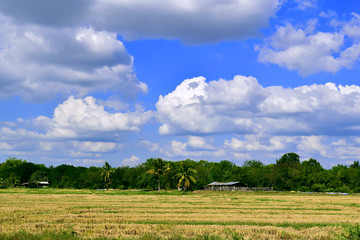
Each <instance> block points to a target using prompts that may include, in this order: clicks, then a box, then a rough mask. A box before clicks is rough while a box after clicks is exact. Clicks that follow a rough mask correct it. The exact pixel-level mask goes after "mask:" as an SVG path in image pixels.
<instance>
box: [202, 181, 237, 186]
mask: <svg viewBox="0 0 360 240" xmlns="http://www.w3.org/2000/svg"><path fill="white" fill-rule="evenodd" d="M238 183H239V182H227V183H222V182H212V183H210V184H208V186H231V185H235V184H238Z"/></svg>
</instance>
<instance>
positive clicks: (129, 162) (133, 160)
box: [121, 155, 140, 167]
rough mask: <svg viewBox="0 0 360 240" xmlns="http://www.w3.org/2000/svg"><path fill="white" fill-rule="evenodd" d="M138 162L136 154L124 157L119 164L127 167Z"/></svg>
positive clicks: (133, 165)
mask: <svg viewBox="0 0 360 240" xmlns="http://www.w3.org/2000/svg"><path fill="white" fill-rule="evenodd" d="M139 163H140V158H139V157H137V156H134V155H132V156H131V157H129V158H126V159H124V160H123V161H122V162H121V165H123V166H129V167H135V166H136V165H138V164H139Z"/></svg>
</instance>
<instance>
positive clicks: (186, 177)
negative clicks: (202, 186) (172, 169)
mask: <svg viewBox="0 0 360 240" xmlns="http://www.w3.org/2000/svg"><path fill="white" fill-rule="evenodd" d="M196 173H197V172H196V170H195V169H193V168H191V167H190V166H189V165H188V164H186V163H184V162H183V163H181V164H180V167H179V170H178V173H177V174H175V176H174V178H176V179H179V182H178V187H180V186H182V187H183V191H184V193H185V192H186V190H187V189H188V188H189V187H190V183H196V179H195V178H194V177H193V175H195V174H196Z"/></svg>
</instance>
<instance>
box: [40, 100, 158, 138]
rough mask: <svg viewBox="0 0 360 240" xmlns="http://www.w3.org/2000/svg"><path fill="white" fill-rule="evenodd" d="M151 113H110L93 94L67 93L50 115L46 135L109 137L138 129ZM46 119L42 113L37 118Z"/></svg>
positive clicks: (59, 136)
mask: <svg viewBox="0 0 360 240" xmlns="http://www.w3.org/2000/svg"><path fill="white" fill-rule="evenodd" d="M152 116H153V113H152V112H151V111H148V112H125V113H121V112H118V113H110V112H107V111H106V110H105V109H104V107H103V106H101V105H99V104H97V102H96V99H95V98H93V97H86V98H84V99H82V98H74V97H73V96H71V97H69V98H68V99H67V100H66V101H65V102H64V103H62V104H60V105H59V106H57V107H56V109H55V110H54V115H53V118H52V119H49V120H48V131H47V133H46V136H48V137H51V138H54V137H55V138H81V139H86V138H89V139H93V138H103V139H106V137H109V135H110V139H116V137H117V135H118V134H119V133H121V132H129V131H139V127H140V126H142V125H144V124H145V123H146V122H147V121H148V120H149V119H150V118H151V117H152ZM39 118H41V119H46V117H44V116H40V117H38V118H37V119H36V120H35V121H38V119H39Z"/></svg>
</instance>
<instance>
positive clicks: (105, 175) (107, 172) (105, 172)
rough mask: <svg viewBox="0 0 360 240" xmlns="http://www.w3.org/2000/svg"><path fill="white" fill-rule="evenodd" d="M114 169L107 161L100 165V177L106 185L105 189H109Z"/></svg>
mask: <svg viewBox="0 0 360 240" xmlns="http://www.w3.org/2000/svg"><path fill="white" fill-rule="evenodd" d="M113 172H114V170H113V169H112V167H111V166H110V164H109V163H108V162H105V164H104V166H103V167H102V171H101V177H102V179H103V181H104V183H105V185H106V189H108V190H109V185H110V184H111V176H112V173H113Z"/></svg>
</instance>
